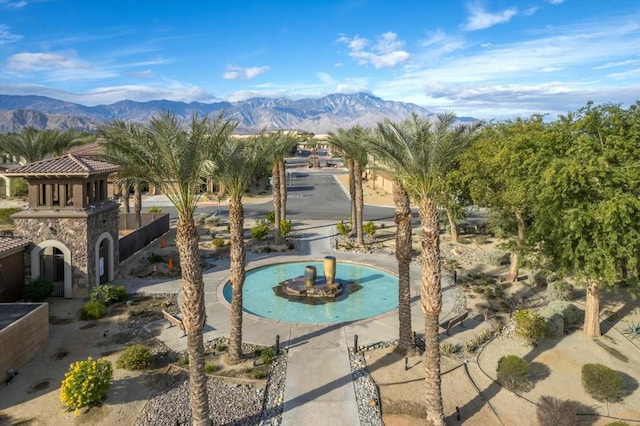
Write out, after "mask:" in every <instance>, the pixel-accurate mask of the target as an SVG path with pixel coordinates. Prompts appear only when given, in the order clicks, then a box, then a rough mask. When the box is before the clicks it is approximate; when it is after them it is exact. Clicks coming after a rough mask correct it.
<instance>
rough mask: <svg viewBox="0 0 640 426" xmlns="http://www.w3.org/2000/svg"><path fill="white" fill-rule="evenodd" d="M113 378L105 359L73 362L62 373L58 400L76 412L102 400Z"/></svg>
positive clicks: (110, 368)
mask: <svg viewBox="0 0 640 426" xmlns="http://www.w3.org/2000/svg"><path fill="white" fill-rule="evenodd" d="M112 378H113V368H112V367H111V362H109V361H108V360H106V359H99V360H97V361H94V360H93V358H91V357H89V358H87V360H86V361H78V362H74V363H73V364H71V365H70V367H69V371H67V372H66V373H65V375H64V380H62V384H61V386H60V400H61V401H62V403H63V404H64V406H65V408H66V409H67V410H69V411H71V410H74V411H75V412H76V414H77V413H78V411H79V410H80V408H82V407H85V406H87V405H89V404H94V403H96V402H100V401H102V400H103V399H104V398H105V397H106V396H107V390H108V389H109V386H110V384H111V379H112Z"/></svg>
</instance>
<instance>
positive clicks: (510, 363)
mask: <svg viewBox="0 0 640 426" xmlns="http://www.w3.org/2000/svg"><path fill="white" fill-rule="evenodd" d="M497 373H498V381H499V382H500V383H501V384H502V386H504V387H505V388H507V389H509V390H511V391H513V392H520V391H522V390H524V389H525V387H526V384H527V376H528V375H529V363H528V362H527V361H526V360H524V359H523V358H521V357H519V356H518V355H505V356H503V357H502V358H500V359H499V360H498V368H497Z"/></svg>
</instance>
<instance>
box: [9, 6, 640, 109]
mask: <svg viewBox="0 0 640 426" xmlns="http://www.w3.org/2000/svg"><path fill="white" fill-rule="evenodd" d="M359 91H366V92H369V93H371V94H373V95H375V96H379V97H381V98H383V99H387V100H394V101H401V102H412V103H415V104H418V105H421V106H423V107H426V108H428V109H429V110H432V111H434V112H438V111H443V110H451V111H454V112H456V113H457V114H458V115H470V116H474V117H477V118H496V117H497V118H500V117H505V116H509V117H511V116H515V115H522V116H528V115H530V114H533V113H549V114H552V115H555V114H557V113H566V112H568V111H574V110H576V109H578V108H579V107H581V106H583V105H585V104H586V102H587V101H589V100H592V101H594V102H595V103H596V104H600V103H608V102H613V103H622V104H623V106H628V105H629V104H631V103H633V102H635V101H636V100H637V99H639V98H640V96H639V95H638V94H640V1H638V0H610V1H601V0H565V1H563V0H510V1H503V0H499V1H497V0H496V1H489V0H487V1H457V0H448V1H447V0H346V1H338V0H296V1H285V0H269V1H267V0H264V1H245V0H235V1H224V0H208V1H196V0H191V1H169V0H128V1H121V0H108V1H107V0H0V93H6V94H35V95H42V96H49V97H54V98H58V99H63V100H67V101H71V102H77V103H82V104H85V105H96V104H106V103H112V102H116V101H119V100H124V99H132V100H137V101H147V100H152V99H170V100H176V101H185V102H190V101H200V102H213V101H220V100H229V101H236V100H242V99H247V98H250V97H256V96H261V97H262V96H266V97H274V96H286V97H291V98H300V97H316V96H322V95H326V94H329V93H353V92H359Z"/></svg>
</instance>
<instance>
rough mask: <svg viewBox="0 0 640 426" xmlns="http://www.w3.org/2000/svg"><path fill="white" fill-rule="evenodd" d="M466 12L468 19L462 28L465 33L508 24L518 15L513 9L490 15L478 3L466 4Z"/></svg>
mask: <svg viewBox="0 0 640 426" xmlns="http://www.w3.org/2000/svg"><path fill="white" fill-rule="evenodd" d="M467 11H468V12H469V18H468V19H467V23H466V24H465V25H464V27H463V28H464V29H465V30H466V31H475V30H482V29H485V28H489V27H493V26H494V25H497V24H503V23H505V22H509V21H510V20H511V18H513V17H514V16H516V15H517V14H518V9H516V8H513V7H512V8H510V9H506V10H503V11H502V12H497V13H490V12H487V11H486V10H484V7H483V6H482V5H480V4H479V3H470V4H468V5H467Z"/></svg>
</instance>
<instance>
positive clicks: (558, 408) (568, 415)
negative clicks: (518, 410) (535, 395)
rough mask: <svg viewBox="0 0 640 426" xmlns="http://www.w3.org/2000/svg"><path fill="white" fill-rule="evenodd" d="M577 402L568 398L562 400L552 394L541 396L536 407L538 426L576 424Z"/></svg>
mask: <svg viewBox="0 0 640 426" xmlns="http://www.w3.org/2000/svg"><path fill="white" fill-rule="evenodd" d="M577 406H578V404H577V403H576V402H575V401H569V400H568V399H565V400H562V399H559V398H554V397H552V396H541V397H540V400H539V401H538V408H537V409H536V416H537V417H538V424H539V425H540V426H577V425H578V416H577V415H576V409H577Z"/></svg>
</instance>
